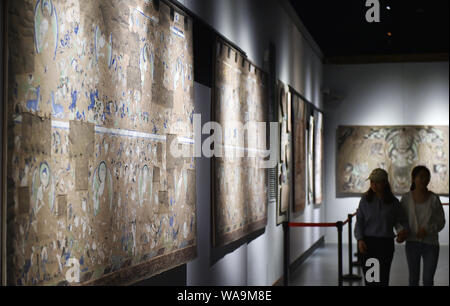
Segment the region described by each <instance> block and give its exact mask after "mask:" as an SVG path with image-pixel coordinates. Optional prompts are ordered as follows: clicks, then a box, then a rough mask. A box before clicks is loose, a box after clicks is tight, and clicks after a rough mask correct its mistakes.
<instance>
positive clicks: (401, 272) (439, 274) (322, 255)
mask: <svg viewBox="0 0 450 306" xmlns="http://www.w3.org/2000/svg"><path fill="white" fill-rule="evenodd" d="M355 247H356V245H355V246H354V247H353V252H355ZM347 254H348V245H343V271H344V275H345V274H348V272H349V270H348V255H347ZM358 273H359V275H361V271H359V269H358V268H356V267H354V268H353V274H358ZM434 283H435V286H448V285H449V247H448V246H441V249H440V254H439V262H438V267H437V271H436V275H435V278H434ZM337 285H338V248H337V244H330V243H326V244H324V245H323V246H322V247H319V248H318V249H316V250H315V251H314V253H312V254H311V256H310V257H308V259H306V261H305V262H303V263H302V264H301V265H300V266H299V267H298V268H296V269H295V270H294V271H292V272H291V275H290V280H289V286H337ZM343 285H344V286H362V285H363V281H356V282H346V281H344V283H343ZM407 285H408V265H407V263H406V257H405V246H404V244H402V245H397V244H396V246H395V253H394V259H393V262H392V267H391V278H390V286H407Z"/></svg>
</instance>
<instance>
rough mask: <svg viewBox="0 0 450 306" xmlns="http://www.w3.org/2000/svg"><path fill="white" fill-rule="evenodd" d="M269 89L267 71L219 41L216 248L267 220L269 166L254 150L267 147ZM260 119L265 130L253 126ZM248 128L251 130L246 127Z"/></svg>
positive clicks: (215, 94) (214, 161)
mask: <svg viewBox="0 0 450 306" xmlns="http://www.w3.org/2000/svg"><path fill="white" fill-rule="evenodd" d="M267 88H268V87H267V75H266V74H265V73H264V72H262V71H261V70H259V69H257V68H256V67H255V66H254V65H252V64H251V63H250V62H249V61H247V60H246V58H245V57H244V56H242V54H240V53H239V52H238V51H237V50H235V49H234V48H232V47H231V46H229V45H227V44H226V43H225V42H223V41H222V40H220V39H217V43H216V47H215V58H214V89H213V93H212V95H213V97H212V100H213V103H212V114H213V116H212V117H213V120H214V121H215V122H217V123H218V124H219V125H220V127H221V130H222V134H223V136H222V137H218V136H217V134H216V136H217V138H215V141H216V142H215V143H214V151H215V154H216V155H215V156H214V157H213V158H212V167H211V168H212V173H211V177H212V186H213V188H212V189H213V190H212V206H213V209H212V215H213V216H212V220H213V222H212V223H213V224H212V227H213V235H212V236H213V245H214V246H215V247H218V246H222V245H225V244H228V243H230V242H232V241H235V240H238V239H240V238H242V237H244V236H246V235H248V234H249V233H251V232H253V231H255V230H258V229H261V228H264V227H265V225H266V223H267V169H265V168H263V167H261V164H262V161H263V159H262V157H260V155H259V154H256V156H251V154H250V152H253V153H255V152H256V153H261V152H263V151H264V150H265V149H266V130H265V129H266V128H265V123H266V121H267V114H268V104H267ZM258 123H264V128H263V129H256V128H251V127H252V126H253V125H258ZM245 126H246V127H250V128H248V129H246V130H244V129H243V127H245ZM215 132H216V131H215ZM217 142H218V143H217ZM219 152H221V153H219ZM219 154H222V155H220V156H218V155H219Z"/></svg>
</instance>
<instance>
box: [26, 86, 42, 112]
mask: <svg viewBox="0 0 450 306" xmlns="http://www.w3.org/2000/svg"><path fill="white" fill-rule="evenodd" d="M40 91H41V86H38V87H37V88H36V99H35V100H28V101H27V108H28V109H29V110H33V111H35V112H36V111H37V110H38V109H39V98H40Z"/></svg>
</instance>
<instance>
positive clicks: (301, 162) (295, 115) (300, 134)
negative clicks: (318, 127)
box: [292, 94, 307, 212]
mask: <svg viewBox="0 0 450 306" xmlns="http://www.w3.org/2000/svg"><path fill="white" fill-rule="evenodd" d="M306 110H307V105H306V103H305V102H304V101H303V100H302V99H301V98H300V97H299V96H298V95H295V94H293V95H292V120H293V123H292V125H293V144H292V146H293V155H294V188H293V192H294V207H293V210H294V212H301V211H303V210H304V209H305V206H306V138H305V137H306Z"/></svg>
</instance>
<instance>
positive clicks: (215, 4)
mask: <svg viewBox="0 0 450 306" xmlns="http://www.w3.org/2000/svg"><path fill="white" fill-rule="evenodd" d="M179 2H180V3H181V4H182V5H184V6H185V7H186V8H187V9H189V10H190V11H192V12H193V13H194V14H195V15H197V16H198V17H199V18H201V19H202V20H204V21H205V22H206V23H208V24H209V25H210V26H211V27H212V28H213V29H215V30H216V31H217V32H218V33H220V34H221V35H223V36H224V37H226V38H227V39H228V40H230V41H231V42H233V43H234V44H236V45H237V46H238V47H240V48H241V49H242V50H243V51H244V52H246V53H247V56H248V58H249V60H250V61H252V62H253V63H254V64H255V65H258V66H259V67H261V68H264V69H267V67H266V66H265V57H266V56H267V54H268V50H269V43H273V44H274V45H275V47H276V67H277V70H276V72H277V75H276V78H277V79H280V80H281V81H283V82H284V83H286V84H289V85H290V86H292V87H293V88H295V89H296V91H298V92H299V93H300V94H302V95H303V96H304V97H305V98H306V99H307V100H309V102H311V103H313V104H314V105H315V106H316V107H318V108H321V107H322V99H321V84H322V62H321V58H320V57H321V54H320V50H319V51H314V50H317V48H316V47H315V43H314V42H312V41H311V40H310V39H309V38H308V37H309V34H308V33H307V32H303V31H304V30H302V33H301V32H300V30H299V28H298V27H297V25H298V24H299V23H298V20H295V21H294V19H293V18H294V17H292V16H291V14H290V13H288V12H289V10H286V5H288V4H287V3H288V1H286V0H283V1H275V0H271V1H258V0H247V1H241V0H227V1H223V0H179ZM296 22H297V25H296ZM299 27H301V25H299ZM194 95H195V103H196V107H197V110H196V112H197V113H201V114H202V122H205V121H206V120H207V119H206V118H210V113H209V112H210V103H211V94H210V88H208V87H205V86H203V85H200V84H197V83H196V84H195V93H194ZM209 162H210V161H209V160H204V159H199V160H198V164H197V167H198V168H197V192H198V193H197V197H198V201H197V205H198V208H197V209H198V221H197V222H198V239H199V240H198V256H197V259H196V260H194V261H193V262H190V263H188V264H187V285H219V286H221V285H250V286H252V285H272V284H274V283H275V282H277V281H278V280H279V279H280V278H281V277H282V275H283V229H282V226H281V225H280V226H276V218H275V212H276V211H275V203H270V204H269V207H268V221H267V226H266V228H265V230H264V231H263V232H262V233H259V235H258V236H257V237H251V239H250V240H249V241H248V242H244V243H239V244H237V245H234V244H231V245H230V246H228V247H225V248H220V249H218V250H217V249H214V248H212V246H211V236H210V235H211V233H210V232H211V223H210V222H211V217H210V216H211V211H210V209H211V202H210V191H209V188H210V187H209V186H210V165H209ZM325 206H326V203H325V204H324V205H322V206H319V207H314V206H313V205H307V207H306V209H305V211H304V212H303V213H302V214H299V215H295V216H294V218H291V220H292V221H295V222H319V221H323V219H324V216H325V209H324V207H325ZM291 207H292V205H291ZM324 234H325V231H324V230H323V229H308V228H306V229H303V228H302V229H300V228H297V229H292V230H291V237H290V241H291V243H290V261H291V263H292V262H293V261H295V260H296V259H297V258H298V257H299V256H301V255H302V254H303V253H304V252H305V251H307V250H308V249H309V248H310V247H311V246H312V245H313V244H314V243H315V242H317V241H318V240H319V239H320V238H321V237H322V236H324Z"/></svg>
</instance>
